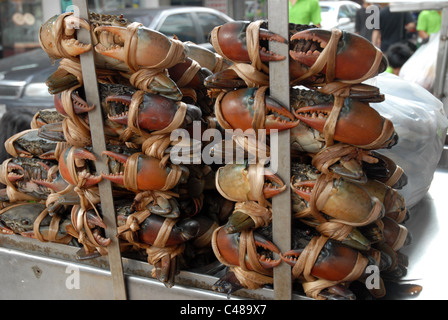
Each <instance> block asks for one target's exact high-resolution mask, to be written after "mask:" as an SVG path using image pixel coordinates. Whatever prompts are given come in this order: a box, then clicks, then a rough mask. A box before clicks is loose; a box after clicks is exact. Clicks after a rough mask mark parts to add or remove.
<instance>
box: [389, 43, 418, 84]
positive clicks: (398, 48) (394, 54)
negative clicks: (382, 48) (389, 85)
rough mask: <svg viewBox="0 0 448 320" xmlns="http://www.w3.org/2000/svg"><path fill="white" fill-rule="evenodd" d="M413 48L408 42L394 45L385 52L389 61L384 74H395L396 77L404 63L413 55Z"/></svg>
mask: <svg viewBox="0 0 448 320" xmlns="http://www.w3.org/2000/svg"><path fill="white" fill-rule="evenodd" d="M414 52H415V47H413V46H412V45H411V44H410V43H408V42H399V43H394V44H392V45H391V46H389V48H388V49H387V51H386V57H387V60H388V61H389V67H388V68H387V69H386V72H389V73H392V74H395V75H397V76H398V74H399V73H400V70H401V67H402V66H403V65H404V64H405V62H406V61H408V59H409V58H410V57H411V56H412V55H413V54H414Z"/></svg>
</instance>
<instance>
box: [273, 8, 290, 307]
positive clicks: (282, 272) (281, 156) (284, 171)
mask: <svg viewBox="0 0 448 320" xmlns="http://www.w3.org/2000/svg"><path fill="white" fill-rule="evenodd" d="M288 12H289V8H288V1H284V0H270V1H269V2H268V16H269V30H271V31H272V32H275V33H278V34H280V35H281V36H283V37H284V38H285V39H288V40H289V36H288V20H289V18H288ZM270 50H271V51H274V52H276V53H278V54H281V55H284V56H285V57H286V59H285V60H284V61H281V62H271V63H270V66H269V78H270V96H271V97H273V98H275V99H276V100H278V101H279V102H280V103H282V104H283V105H284V106H285V107H287V108H290V101H289V92H290V87H289V59H288V57H289V48H288V45H285V44H280V43H276V42H272V43H271V44H270ZM290 139H291V138H290V130H287V131H283V132H279V135H278V144H276V143H272V140H271V154H276V155H277V156H276V157H275V156H274V157H272V159H271V161H272V162H274V163H272V166H273V167H274V168H277V169H278V170H277V174H278V175H279V176H280V177H281V178H282V179H283V181H284V182H285V184H286V186H287V189H286V191H285V192H283V193H281V194H280V195H278V196H276V197H274V198H273V199H272V209H273V210H272V234H273V241H274V243H275V244H276V245H277V246H278V247H279V249H280V251H281V252H285V251H288V250H289V249H290V247H291V190H290V187H289V184H290V180H291V152H290V146H291V144H290ZM291 287H292V283H291V267H290V266H289V265H287V264H286V263H282V264H280V265H279V266H278V267H277V268H275V269H274V299H276V300H291V298H292V289H291Z"/></svg>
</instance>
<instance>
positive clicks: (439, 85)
mask: <svg viewBox="0 0 448 320" xmlns="http://www.w3.org/2000/svg"><path fill="white" fill-rule="evenodd" d="M447 42H448V7H445V8H443V9H442V26H441V28H440V42H439V51H438V56H437V64H436V66H437V67H436V77H435V79H434V96H436V97H437V98H439V99H440V100H442V102H444V106H445V107H444V108H445V113H447V114H448V106H447V105H446V102H447V101H446V95H447V92H448V86H447V79H446V78H447V71H448V61H447V60H448V43H447Z"/></svg>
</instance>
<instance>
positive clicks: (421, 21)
mask: <svg viewBox="0 0 448 320" xmlns="http://www.w3.org/2000/svg"><path fill="white" fill-rule="evenodd" d="M441 26H442V11H440V10H439V11H437V10H423V11H421V12H420V13H419V15H418V18H417V32H418V37H419V40H420V41H419V42H420V44H425V43H426V42H428V40H429V37H430V35H431V34H433V33H437V32H439V30H440V27H441Z"/></svg>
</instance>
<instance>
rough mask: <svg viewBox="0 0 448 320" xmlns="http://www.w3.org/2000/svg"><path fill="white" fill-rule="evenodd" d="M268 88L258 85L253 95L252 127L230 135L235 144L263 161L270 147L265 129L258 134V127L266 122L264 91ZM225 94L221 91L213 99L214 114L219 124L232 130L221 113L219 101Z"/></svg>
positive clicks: (262, 127)
mask: <svg viewBox="0 0 448 320" xmlns="http://www.w3.org/2000/svg"><path fill="white" fill-rule="evenodd" d="M267 90H269V87H268V86H264V87H260V88H259V89H258V90H257V91H256V93H255V97H254V104H253V110H254V116H253V119H252V129H253V130H246V131H245V132H244V133H243V132H242V130H235V131H234V132H233V135H232V139H233V140H234V141H235V142H236V144H237V146H239V147H241V148H243V149H244V150H245V151H247V152H248V153H249V155H251V156H253V157H255V159H256V161H257V162H260V161H261V162H265V161H267V160H268V158H269V155H270V149H269V146H268V145H267V143H266V141H265V138H266V135H265V131H264V130H262V134H263V136H261V137H260V136H259V133H260V129H264V128H265V123H266V100H265V97H266V91H267ZM225 95H226V92H221V93H220V94H219V95H218V97H217V98H216V101H215V116H216V120H217V121H218V123H219V125H220V126H221V127H222V128H223V129H225V130H233V127H232V126H231V125H230V124H229V123H228V122H227V120H226V119H225V118H224V116H223V114H222V106H221V101H222V99H223V98H224V96H225Z"/></svg>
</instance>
